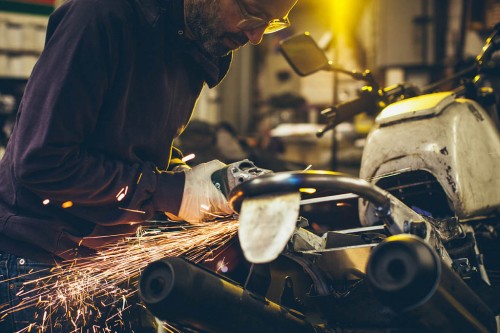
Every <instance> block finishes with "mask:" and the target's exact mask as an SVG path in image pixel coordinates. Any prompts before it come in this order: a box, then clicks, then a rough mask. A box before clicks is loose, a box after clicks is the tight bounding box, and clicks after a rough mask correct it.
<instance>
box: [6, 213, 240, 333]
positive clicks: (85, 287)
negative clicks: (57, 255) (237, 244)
mask: <svg viewBox="0 0 500 333" xmlns="http://www.w3.org/2000/svg"><path fill="white" fill-rule="evenodd" d="M237 231H238V222H237V221H236V220H234V219H226V220H221V221H215V222H210V223H197V224H173V223H168V224H166V223H164V224H161V223H152V224H151V225H150V226H145V227H142V228H141V229H140V230H139V231H138V233H137V234H136V235H135V236H133V237H127V238H126V239H124V240H123V241H121V242H119V243H116V244H113V245H109V246H106V247H104V248H102V249H100V251H99V252H98V253H97V254H96V255H94V256H92V257H88V258H85V259H77V260H74V261H68V262H64V263H62V264H59V265H58V266H56V267H54V268H53V269H51V272H50V274H49V276H45V277H42V278H35V277H34V278H33V279H31V280H30V281H29V282H26V283H25V284H24V286H26V287H30V288H31V290H30V291H27V292H26V291H23V290H21V291H19V293H18V295H19V296H20V297H21V298H22V301H21V303H20V304H19V305H17V306H15V307H12V308H4V307H2V305H0V320H2V318H4V317H5V316H6V315H7V314H9V313H13V312H16V311H20V310H23V309H26V308H29V307H36V309H37V313H38V317H39V319H37V320H36V321H37V322H38V324H37V325H34V324H30V325H29V326H27V327H26V328H25V329H23V330H21V331H18V332H16V333H25V332H51V329H53V328H54V327H56V328H57V327H58V326H59V327H60V325H61V324H62V323H64V325H66V326H71V327H73V330H72V331H71V332H81V333H86V332H89V333H90V332H92V333H95V332H113V329H112V326H116V325H117V324H116V322H121V323H122V322H123V321H124V319H123V318H122V315H121V314H122V312H123V310H125V309H127V308H129V307H130V306H131V305H130V304H129V302H128V299H129V298H130V297H131V296H133V295H135V294H136V293H137V285H138V278H139V276H140V274H141V272H142V270H143V269H144V268H145V267H146V266H147V265H148V264H149V263H151V262H154V261H156V260H160V259H162V258H164V257H176V256H183V257H185V258H187V259H188V260H191V261H193V262H197V263H199V262H203V261H208V260H213V259H214V257H216V256H217V255H218V254H220V253H221V252H222V251H223V250H224V248H225V247H226V246H227V245H228V243H229V242H230V241H231V239H234V236H235V234H236V233H237ZM35 273H36V272H32V273H29V274H35ZM29 274H28V276H29ZM0 283H9V281H8V280H4V281H2V280H1V277H0ZM125 285H127V286H128V287H123V286H125ZM96 304H100V305H99V307H98V306H96ZM102 309H106V312H107V314H103V313H101V312H100V311H102ZM109 309H113V312H114V313H112V314H111V315H110V314H109V313H110V312H109V311H108V310H109ZM104 316H107V317H106V318H103V317H104ZM95 318H98V319H100V320H99V323H101V322H103V321H104V322H105V323H106V324H105V327H103V326H102V325H101V326H99V327H97V326H95V325H94V326H92V325H91V324H90V323H92V320H93V319H95ZM103 319H104V320H103ZM68 323H69V325H68ZM122 324H123V323H122ZM89 325H90V326H91V328H85V330H84V329H82V327H84V326H85V327H88V326H89ZM164 325H166V326H165V327H164V328H165V329H167V328H168V329H167V332H177V331H176V330H175V328H174V327H173V326H172V327H170V326H169V325H168V324H164ZM179 332H180V331H179Z"/></svg>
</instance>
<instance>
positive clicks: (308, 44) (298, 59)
mask: <svg viewBox="0 0 500 333" xmlns="http://www.w3.org/2000/svg"><path fill="white" fill-rule="evenodd" d="M279 50H280V52H281V53H282V54H283V56H284V57H285V59H286V60H287V61H288V63H289V64H290V66H292V68H293V70H294V71H295V72H296V73H297V74H298V75H300V76H307V75H310V74H313V73H315V72H317V71H319V70H322V69H328V68H329V67H330V64H329V62H328V58H327V57H326V55H325V52H324V51H323V50H322V49H321V48H320V47H319V45H318V44H317V43H316V41H314V39H313V38H312V37H311V35H310V34H309V33H308V32H305V33H303V34H299V35H294V36H291V37H288V38H286V39H283V40H282V41H281V42H280V44H279Z"/></svg>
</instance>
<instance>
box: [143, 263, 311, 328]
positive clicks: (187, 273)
mask: <svg viewBox="0 0 500 333" xmlns="http://www.w3.org/2000/svg"><path fill="white" fill-rule="evenodd" d="M139 294H140V296H141V298H142V300H143V301H144V303H145V304H146V307H147V308H148V309H149V310H150V311H151V312H152V313H153V314H154V315H155V316H156V317H158V318H160V319H162V320H166V321H170V322H173V323H177V324H180V325H183V326H186V327H190V328H193V329H196V330H200V331H203V332H217V333H224V332H228V333H234V332H241V333H255V332H268V333H275V332H287V333H314V332H315V329H314V328H313V327H312V325H310V324H309V323H308V322H306V321H305V320H303V319H302V318H301V314H300V313H298V312H296V311H290V310H288V309H286V308H283V307H281V306H279V305H278V304H276V303H273V302H270V301H269V300H267V299H265V298H264V297H262V296H259V295H256V294H253V293H251V292H249V291H247V290H245V289H243V288H242V287H240V286H239V285H237V284H236V283H235V282H233V281H230V280H229V279H227V278H225V277H223V276H221V275H218V274H216V273H214V272H212V271H209V270H207V269H204V268H202V267H200V266H197V265H195V264H193V263H191V262H189V261H187V260H184V259H182V258H164V259H162V260H158V261H155V262H153V263H151V264H149V265H148V266H147V267H146V269H145V270H144V272H143V273H142V274H141V277H140V281H139Z"/></svg>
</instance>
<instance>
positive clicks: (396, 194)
mask: <svg viewBox="0 0 500 333" xmlns="http://www.w3.org/2000/svg"><path fill="white" fill-rule="evenodd" d="M499 48H500V25H497V26H496V27H495V28H494V29H493V33H492V34H491V36H490V37H489V38H488V39H487V41H486V44H485V46H484V48H483V50H482V52H481V54H480V55H478V57H477V58H476V61H475V63H474V65H473V66H471V67H470V68H467V69H466V70H463V71H461V72H459V73H457V74H456V75H454V76H453V77H452V78H450V79H447V80H444V81H441V82H438V83H436V84H433V85H431V86H429V87H426V88H424V89H418V88H416V87H413V86H412V85H410V84H406V83H404V84H399V85H396V86H392V87H387V88H381V87H380V86H379V85H378V83H377V82H376V80H375V79H374V77H373V75H372V74H371V72H370V71H365V72H356V71H348V70H345V69H343V68H340V67H337V66H334V65H333V63H332V62H331V61H329V60H328V59H327V57H326V55H325V53H324V52H323V50H321V49H320V48H319V47H318V45H317V44H316V43H315V42H314V40H313V39H312V38H311V37H310V35H308V34H307V33H306V34H302V35H297V36H293V37H290V38H288V39H286V40H284V41H283V42H282V43H281V50H282V52H283V54H284V56H285V58H286V59H287V60H288V61H289V62H290V64H291V66H292V68H294V70H295V71H296V72H297V73H298V74H299V75H303V76H305V75H309V74H311V73H314V72H316V71H319V70H329V71H337V72H341V73H344V74H347V75H350V76H351V77H352V78H354V79H357V80H362V81H364V82H366V85H365V86H364V87H363V88H362V89H361V91H360V94H359V96H358V97H357V98H355V99H353V100H350V101H347V102H344V103H341V104H339V105H336V106H334V107H332V108H330V109H329V110H327V111H325V112H324V113H323V114H324V115H325V116H326V117H327V119H328V122H327V125H326V126H325V129H324V130H323V131H322V132H321V133H320V134H319V135H321V134H322V133H323V132H325V131H326V130H329V129H332V128H335V126H336V125H338V124H339V123H341V122H343V121H346V120H348V119H351V118H352V117H353V116H354V115H356V114H358V113H361V112H368V113H371V114H373V115H376V119H375V125H374V126H373V128H372V130H371V131H370V133H369V134H368V137H367V140H366V145H365V147H364V151H363V156H362V161H361V169H360V176H359V178H357V177H352V176H347V175H342V174H338V173H335V172H330V171H303V172H278V173H264V174H259V176H258V177H253V178H252V179H249V180H245V181H241V182H240V183H239V184H238V185H237V186H236V187H234V188H233V189H232V190H231V191H230V192H229V194H228V198H229V202H230V205H231V206H232V208H233V209H234V210H235V211H237V212H239V213H240V216H239V218H240V227H239V241H240V244H241V248H242V251H243V254H244V255H245V258H246V259H247V260H248V261H249V262H250V263H251V266H250V269H249V270H248V274H246V276H245V278H244V279H243V280H242V281H234V280H232V279H230V278H228V277H227V276H224V275H222V274H218V273H215V272H213V271H211V270H209V269H207V268H205V267H203V266H202V265H197V264H194V263H192V262H189V261H187V260H185V259H183V258H164V259H162V260H159V261H156V262H154V263H151V264H150V265H148V266H147V267H146V269H145V270H144V272H143V273H142V275H141V278H140V283H139V290H140V295H141V298H142V300H143V301H144V303H145V305H146V307H147V308H148V309H149V310H150V311H151V312H152V313H153V314H154V315H155V316H157V317H158V318H160V319H162V320H167V321H169V322H174V323H176V324H177V325H179V327H182V328H183V329H185V330H187V331H191V332H193V331H194V332H198V331H201V332H301V333H302V332H311V333H312V332H316V333H320V332H498V331H499V329H498V327H499V325H498V322H497V318H498V315H499V314H500V279H499V275H498V272H499V271H500V262H499V260H498V258H500V246H499V239H498V231H499V228H500V135H499V127H498V113H497V111H496V109H495V103H496V95H495V92H494V91H493V90H492V89H490V88H488V87H486V86H485V85H484V82H485V79H486V74H487V72H488V66H489V63H490V60H491V58H492V55H493V53H494V52H495V51H496V50H498V49H499ZM457 80H459V81H460V84H459V86H458V87H457V88H456V89H454V90H452V91H446V92H436V90H437V89H438V87H439V86H441V85H442V84H443V83H444V82H450V81H453V82H455V81H457ZM238 172H239V171H238ZM311 190H313V191H317V193H320V192H321V191H322V190H327V191H329V193H330V192H331V194H332V195H329V196H327V197H315V196H314V195H313V196H311V195H308V194H306V193H311V192H313V191H311ZM325 200H333V201H336V202H345V201H346V200H355V201H356V202H357V208H358V212H357V214H358V216H359V223H360V225H359V226H358V225H356V226H355V227H353V228H349V229H344V230H336V231H327V232H325V233H318V232H315V230H313V229H311V228H310V227H309V226H308V222H307V221H306V220H305V219H304V218H302V217H301V216H299V215H300V211H299V208H298V206H299V205H301V204H302V205H305V204H310V203H317V202H322V201H325ZM353 225H354V224H353Z"/></svg>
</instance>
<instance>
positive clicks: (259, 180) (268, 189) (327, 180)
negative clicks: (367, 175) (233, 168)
mask: <svg viewBox="0 0 500 333" xmlns="http://www.w3.org/2000/svg"><path fill="white" fill-rule="evenodd" d="M301 188H315V189H321V190H334V191H338V192H341V193H354V194H357V195H359V196H360V197H362V198H365V199H367V200H369V201H370V202H372V203H373V204H374V205H375V206H376V208H377V212H378V213H379V214H380V216H385V215H388V214H389V208H390V201H389V194H388V192H386V191H384V190H382V189H381V188H379V187H377V186H375V185H372V184H370V183H369V182H367V181H366V180H363V179H359V178H355V177H351V176H346V175H343V174H340V173H336V172H331V171H330V172H329V171H319V170H309V171H303V172H301V171H286V172H276V173H273V174H265V175H262V176H259V177H256V178H253V179H250V180H249V181H246V182H244V183H241V184H239V185H238V186H236V187H235V188H233V190H232V191H231V193H229V197H228V201H229V205H230V206H231V208H232V209H233V210H234V211H236V212H239V211H240V209H241V204H242V202H243V200H244V199H246V198H251V197H256V196H261V195H269V194H278V193H289V192H295V191H299V190H300V189H301Z"/></svg>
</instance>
